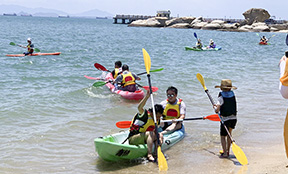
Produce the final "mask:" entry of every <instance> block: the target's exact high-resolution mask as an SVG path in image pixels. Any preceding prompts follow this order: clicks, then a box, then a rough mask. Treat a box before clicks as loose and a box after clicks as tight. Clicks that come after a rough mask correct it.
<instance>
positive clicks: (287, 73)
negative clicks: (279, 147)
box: [279, 51, 288, 158]
mask: <svg viewBox="0 0 288 174" xmlns="http://www.w3.org/2000/svg"><path fill="white" fill-rule="evenodd" d="M279 67H280V84H279V90H280V93H281V95H282V97H283V98H285V99H288V51H286V52H285V55H284V56H283V57H282V58H281V59H280V62H279ZM284 142H285V149H286V156H287V158H288V110H287V114H286V119H285V122H284Z"/></svg>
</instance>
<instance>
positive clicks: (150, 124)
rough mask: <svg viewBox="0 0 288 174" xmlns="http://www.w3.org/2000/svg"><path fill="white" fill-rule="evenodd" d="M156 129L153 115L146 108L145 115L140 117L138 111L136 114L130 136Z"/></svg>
mask: <svg viewBox="0 0 288 174" xmlns="http://www.w3.org/2000/svg"><path fill="white" fill-rule="evenodd" d="M158 124H159V123H158ZM154 129H155V123H154V120H153V116H152V115H151V113H150V112H149V111H147V110H145V111H144V114H143V116H141V117H140V115H139V114H138V113H137V114H136V115H135V116H134V118H133V120H132V122H131V125H130V134H129V136H132V135H135V134H138V133H139V132H147V131H154Z"/></svg>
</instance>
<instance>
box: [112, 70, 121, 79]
mask: <svg viewBox="0 0 288 174" xmlns="http://www.w3.org/2000/svg"><path fill="white" fill-rule="evenodd" d="M119 71H120V69H119V68H115V70H114V72H115V74H114V76H113V78H114V79H116V78H117V76H118V73H119Z"/></svg>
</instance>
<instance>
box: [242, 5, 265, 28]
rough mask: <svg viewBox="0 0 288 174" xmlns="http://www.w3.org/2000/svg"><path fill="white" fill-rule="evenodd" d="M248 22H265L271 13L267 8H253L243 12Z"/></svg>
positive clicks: (250, 23)
mask: <svg viewBox="0 0 288 174" xmlns="http://www.w3.org/2000/svg"><path fill="white" fill-rule="evenodd" d="M243 16H244V17H245V21H246V24H248V25H252V24H253V23H255V22H264V21H265V20H266V19H269V18H270V14H269V13H268V11H267V10H265V9H262V8H251V9H249V10H247V11H245V12H244V13H243Z"/></svg>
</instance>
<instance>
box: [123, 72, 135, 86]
mask: <svg viewBox="0 0 288 174" xmlns="http://www.w3.org/2000/svg"><path fill="white" fill-rule="evenodd" d="M122 76H123V79H122V85H123V86H124V87H125V86H128V85H135V84H136V83H135V78H134V77H133V75H132V73H131V72H128V73H127V74H122Z"/></svg>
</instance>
